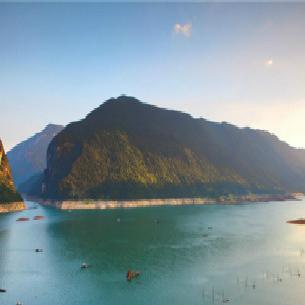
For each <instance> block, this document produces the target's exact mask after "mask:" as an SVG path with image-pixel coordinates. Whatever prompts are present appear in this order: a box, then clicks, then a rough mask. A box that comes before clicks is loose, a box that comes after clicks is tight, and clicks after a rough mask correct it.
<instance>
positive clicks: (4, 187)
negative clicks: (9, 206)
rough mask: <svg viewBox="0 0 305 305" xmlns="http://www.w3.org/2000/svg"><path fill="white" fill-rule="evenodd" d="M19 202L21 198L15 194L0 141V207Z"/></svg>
mask: <svg viewBox="0 0 305 305" xmlns="http://www.w3.org/2000/svg"><path fill="white" fill-rule="evenodd" d="M20 201H22V198H21V196H20V195H19V194H18V192H16V189H15V186H14V182H13V178H12V175H11V169H10V166H9V163H8V159H7V156H6V154H5V151H4V148H3V145H2V142H1V140H0V205H1V204H3V203H9V202H20Z"/></svg>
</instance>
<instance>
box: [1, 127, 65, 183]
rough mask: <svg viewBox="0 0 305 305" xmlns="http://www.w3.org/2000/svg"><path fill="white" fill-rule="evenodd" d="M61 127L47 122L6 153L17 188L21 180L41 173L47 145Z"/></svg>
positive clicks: (44, 165) (43, 167) (44, 163)
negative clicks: (39, 130)
mask: <svg viewBox="0 0 305 305" xmlns="http://www.w3.org/2000/svg"><path fill="white" fill-rule="evenodd" d="M62 129H63V126H60V125H55V124H49V125H47V126H46V127H45V128H44V129H43V130H42V131H41V132H39V133H37V134H35V135H34V136H32V137H30V138H29V139H27V140H25V141H23V142H21V143H19V144H18V145H16V146H15V147H14V148H12V149H11V150H10V151H9V152H8V153H7V157H8V159H9V161H10V165H11V168H12V173H13V177H14V182H15V184H16V186H17V188H18V189H19V187H20V185H21V184H22V183H23V182H25V181H26V180H28V179H29V178H30V177H32V176H35V175H37V174H41V173H42V172H43V170H44V169H45V168H46V164H47V162H46V152H47V148H48V145H49V143H50V141H51V140H52V139H53V137H54V136H55V135H56V134H57V133H58V132H60V131H61V130H62Z"/></svg>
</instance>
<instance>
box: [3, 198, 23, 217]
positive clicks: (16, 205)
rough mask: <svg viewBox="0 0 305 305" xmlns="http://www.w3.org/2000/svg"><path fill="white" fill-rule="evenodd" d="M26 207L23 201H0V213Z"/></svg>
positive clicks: (20, 209)
mask: <svg viewBox="0 0 305 305" xmlns="http://www.w3.org/2000/svg"><path fill="white" fill-rule="evenodd" d="M25 208H26V206H25V204H24V202H22V201H18V202H9V203H0V214H1V213H10V212H18V211H22V210H24V209H25Z"/></svg>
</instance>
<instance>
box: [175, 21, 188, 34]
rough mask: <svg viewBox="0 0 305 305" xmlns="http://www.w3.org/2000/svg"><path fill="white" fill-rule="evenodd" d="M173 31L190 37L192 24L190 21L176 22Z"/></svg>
mask: <svg viewBox="0 0 305 305" xmlns="http://www.w3.org/2000/svg"><path fill="white" fill-rule="evenodd" d="M174 32H175V34H177V35H183V36H185V37H190V36H191V35H192V24H191V23H185V24H181V23H176V24H175V26H174Z"/></svg>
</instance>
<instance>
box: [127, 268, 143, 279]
mask: <svg viewBox="0 0 305 305" xmlns="http://www.w3.org/2000/svg"><path fill="white" fill-rule="evenodd" d="M140 274H141V273H140V272H139V271H132V270H128V271H127V274H126V278H127V281H131V280H133V279H134V278H136V277H138V276H139V275H140Z"/></svg>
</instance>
